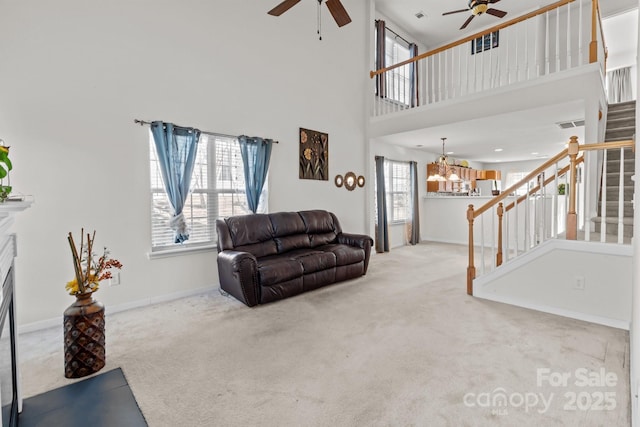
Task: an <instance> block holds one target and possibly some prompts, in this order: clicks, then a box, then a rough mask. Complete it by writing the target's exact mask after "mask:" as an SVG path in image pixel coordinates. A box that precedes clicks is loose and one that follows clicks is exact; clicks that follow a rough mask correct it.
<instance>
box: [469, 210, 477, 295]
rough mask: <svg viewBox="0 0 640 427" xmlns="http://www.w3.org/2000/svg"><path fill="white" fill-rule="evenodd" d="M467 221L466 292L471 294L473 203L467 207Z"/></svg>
mask: <svg viewBox="0 0 640 427" xmlns="http://www.w3.org/2000/svg"><path fill="white" fill-rule="evenodd" d="M467 221H469V265H468V266H467V294H468V295H473V279H475V278H476V267H475V265H474V264H473V252H474V249H473V205H469V208H468V209H467Z"/></svg>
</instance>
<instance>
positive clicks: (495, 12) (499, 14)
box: [485, 9, 507, 18]
mask: <svg viewBox="0 0 640 427" xmlns="http://www.w3.org/2000/svg"><path fill="white" fill-rule="evenodd" d="M485 13H488V14H489V15H493V16H497V17H498V18H504V16H505V15H506V14H507V12H505V11H504V10H498V9H487V11H486V12H485Z"/></svg>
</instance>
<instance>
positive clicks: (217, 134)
mask: <svg viewBox="0 0 640 427" xmlns="http://www.w3.org/2000/svg"><path fill="white" fill-rule="evenodd" d="M133 122H134V123H137V124H139V125H140V126H144V125H150V124H151V122H147V121H145V120H139V119H134V120H133ZM200 133H203V134H205V135H211V136H224V137H225V138H237V137H238V135H227V134H224V133H218V132H207V131H204V130H201V131H200ZM273 143H274V144H277V143H278V141H273Z"/></svg>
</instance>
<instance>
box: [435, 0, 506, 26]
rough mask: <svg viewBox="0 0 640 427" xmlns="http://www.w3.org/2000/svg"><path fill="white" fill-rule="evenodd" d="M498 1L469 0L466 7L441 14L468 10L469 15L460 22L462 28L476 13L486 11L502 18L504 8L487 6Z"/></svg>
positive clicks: (504, 14) (480, 13) (504, 13)
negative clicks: (462, 22)
mask: <svg viewBox="0 0 640 427" xmlns="http://www.w3.org/2000/svg"><path fill="white" fill-rule="evenodd" d="M499 1H500V0H469V3H467V8H466V9H460V10H452V11H450V12H445V13H443V14H442V16H445V15H452V14H454V13H462V12H469V11H470V12H471V15H470V16H469V17H468V18H467V20H466V21H465V22H464V24H462V27H460V29H461V30H464V29H465V28H467V25H469V23H471V21H472V20H473V18H475V17H476V16H478V15H482V14H483V13H486V14H487V15H493V16H495V17H496V18H504V17H505V16H506V14H507V12H505V11H504V10H499V9H493V8H490V7H489V5H490V4H494V3H498V2H499Z"/></svg>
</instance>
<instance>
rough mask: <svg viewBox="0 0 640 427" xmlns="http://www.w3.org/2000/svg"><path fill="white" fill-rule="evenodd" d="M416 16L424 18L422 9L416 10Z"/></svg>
mask: <svg viewBox="0 0 640 427" xmlns="http://www.w3.org/2000/svg"><path fill="white" fill-rule="evenodd" d="M416 18H418V19H421V18H424V12H423V11H420V12H417V13H416Z"/></svg>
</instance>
